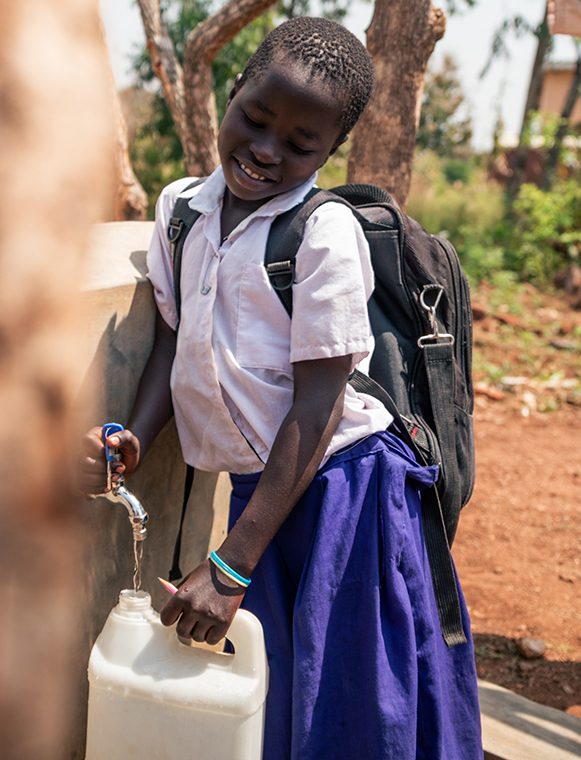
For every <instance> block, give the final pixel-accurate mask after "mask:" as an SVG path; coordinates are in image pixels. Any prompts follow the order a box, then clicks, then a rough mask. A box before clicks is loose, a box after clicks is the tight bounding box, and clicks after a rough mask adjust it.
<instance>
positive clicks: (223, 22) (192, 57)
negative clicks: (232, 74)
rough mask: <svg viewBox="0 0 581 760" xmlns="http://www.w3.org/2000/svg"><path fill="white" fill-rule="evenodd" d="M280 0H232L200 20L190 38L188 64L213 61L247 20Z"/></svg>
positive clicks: (187, 55)
mask: <svg viewBox="0 0 581 760" xmlns="http://www.w3.org/2000/svg"><path fill="white" fill-rule="evenodd" d="M275 2H276V0H230V2H229V3H226V5H224V6H223V7H222V8H221V9H220V10H219V11H218V12H217V13H215V14H214V15H213V16H210V17H209V18H207V19H206V20H205V21H202V23H201V24H198V25H197V26H196V27H195V28H194V29H192V31H191V32H190V34H189V35H188V39H187V42H186V50H185V55H184V66H185V67H186V68H187V67H188V66H189V65H190V61H195V63H196V65H200V64H201V63H205V64H209V63H211V62H212V61H213V60H214V58H215V57H216V55H217V53H218V52H219V51H220V50H221V49H222V48H223V47H224V46H225V45H227V44H228V43H229V42H230V41H231V40H232V39H234V37H235V36H236V35H237V34H238V32H239V31H240V30H241V29H243V28H244V27H245V26H246V25H247V24H249V23H250V22H251V21H252V20H254V19H255V18H256V17H257V16H260V14H261V13H263V12H264V11H265V10H267V8H269V7H270V6H271V5H274V4H275Z"/></svg>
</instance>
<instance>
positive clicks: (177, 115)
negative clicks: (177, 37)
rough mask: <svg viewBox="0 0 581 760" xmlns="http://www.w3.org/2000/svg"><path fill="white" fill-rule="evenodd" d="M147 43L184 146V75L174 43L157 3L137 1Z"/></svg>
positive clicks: (157, 0)
mask: <svg viewBox="0 0 581 760" xmlns="http://www.w3.org/2000/svg"><path fill="white" fill-rule="evenodd" d="M137 4H138V5H139V10H140V12H141V21H142V23H143V30H144V32H145V39H146V41H147V50H148V52H149V57H150V58H151V64H152V66H153V70H154V72H155V75H156V77H157V78H158V79H159V81H160V82H161V88H162V91H163V97H164V98H165V102H166V103H167V106H168V108H169V112H170V113H171V117H172V119H173V123H174V125H175V128H176V132H177V136H178V138H179V140H180V142H181V144H182V146H184V150H185V143H186V136H187V123H186V99H185V95H184V74H183V71H182V67H181V66H180V63H179V61H178V59H177V56H176V53H175V50H174V46H173V42H172V40H171V37H170V36H169V34H168V31H167V29H166V27H165V24H164V23H163V19H162V18H161V8H160V2H159V0H137Z"/></svg>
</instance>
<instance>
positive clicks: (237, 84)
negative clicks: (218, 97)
mask: <svg viewBox="0 0 581 760" xmlns="http://www.w3.org/2000/svg"><path fill="white" fill-rule="evenodd" d="M241 79H242V74H236V79H235V80H234V86H233V87H232V89H231V90H230V93H229V94H228V100H227V101H226V106H229V105H230V103H231V101H232V100H233V99H234V96H235V95H236V93H237V92H238V90H239V89H240V87H241V84H240V80H241Z"/></svg>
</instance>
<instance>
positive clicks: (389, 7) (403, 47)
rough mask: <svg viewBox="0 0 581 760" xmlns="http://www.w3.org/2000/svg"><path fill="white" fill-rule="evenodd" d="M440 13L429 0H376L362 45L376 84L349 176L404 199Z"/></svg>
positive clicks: (441, 27)
mask: <svg viewBox="0 0 581 760" xmlns="http://www.w3.org/2000/svg"><path fill="white" fill-rule="evenodd" d="M445 29H446V17H445V15H444V12H443V11H442V10H440V9H439V8H435V7H434V6H433V5H432V4H431V2H430V0H376V3H375V12H374V14H373V19H372V21H371V24H370V26H369V29H368V30H367V48H368V50H369V52H370V53H371V56H372V58H373V62H374V65H375V74H376V81H377V86H376V89H375V93H374V95H373V97H372V100H371V103H370V104H369V106H368V108H367V111H366V112H365V113H364V115H363V117H362V119H361V121H360V123H359V124H358V126H357V128H356V130H355V133H354V139H353V146H352V149H351V155H350V157H349V170H348V174H349V181H350V182H372V183H374V184H377V185H380V186H381V187H384V188H385V189H386V190H388V191H389V192H390V193H392V194H393V195H394V197H395V198H396V199H397V200H398V202H399V203H400V204H402V205H404V204H405V201H406V198H407V195H408V192H409V187H410V180H411V171H412V160H413V153H414V147H415V138H416V130H417V126H418V122H419V113H420V104H421V95H422V87H423V81H424V74H425V71H426V67H427V64H428V60H429V58H430V56H431V54H432V51H433V50H434V46H435V44H436V42H437V41H438V40H439V39H440V38H441V37H442V36H443V35H444V31H445Z"/></svg>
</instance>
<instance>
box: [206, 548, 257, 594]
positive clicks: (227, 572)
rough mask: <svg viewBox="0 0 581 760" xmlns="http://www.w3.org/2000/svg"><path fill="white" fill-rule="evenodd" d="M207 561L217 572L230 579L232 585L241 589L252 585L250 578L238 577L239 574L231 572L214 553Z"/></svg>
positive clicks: (228, 566) (234, 571)
mask: <svg viewBox="0 0 581 760" xmlns="http://www.w3.org/2000/svg"><path fill="white" fill-rule="evenodd" d="M208 559H209V560H210V562H211V563H212V564H213V565H216V567H217V568H218V570H220V571H221V572H222V573H224V575H225V576H227V577H228V578H230V580H231V581H234V583H237V584H238V585H239V586H242V588H248V586H250V584H251V583H252V581H251V580H250V578H245V577H244V576H243V575H240V573H237V572H236V570H233V569H232V568H231V567H230V565H227V564H226V563H225V562H224V560H223V559H220V557H219V556H218V555H217V554H216V552H212V553H211V554H210V556H209V557H208Z"/></svg>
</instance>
